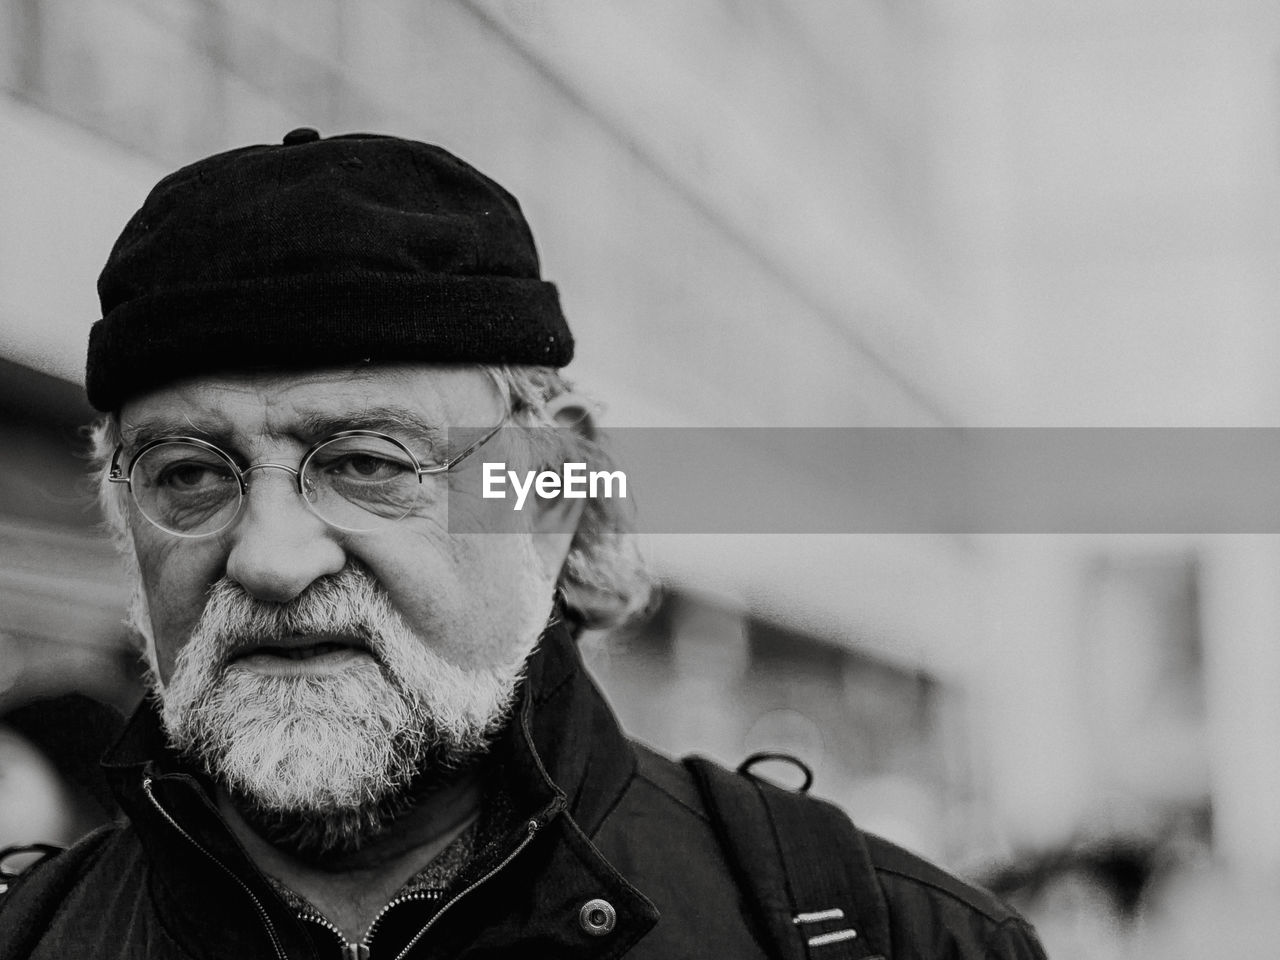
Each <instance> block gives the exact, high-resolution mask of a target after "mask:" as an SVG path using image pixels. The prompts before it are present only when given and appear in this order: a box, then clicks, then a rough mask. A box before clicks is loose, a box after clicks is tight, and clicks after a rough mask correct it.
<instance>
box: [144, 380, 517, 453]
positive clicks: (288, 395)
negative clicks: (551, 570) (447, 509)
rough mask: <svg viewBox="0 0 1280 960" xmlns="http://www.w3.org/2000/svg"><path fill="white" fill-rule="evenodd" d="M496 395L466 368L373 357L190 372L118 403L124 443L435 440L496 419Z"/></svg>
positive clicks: (501, 405) (501, 407) (499, 401)
mask: <svg viewBox="0 0 1280 960" xmlns="http://www.w3.org/2000/svg"><path fill="white" fill-rule="evenodd" d="M504 412H505V401H504V399H503V397H502V395H501V391H500V388H499V385H498V383H497V382H496V380H495V378H494V377H493V376H492V375H491V374H490V372H489V371H488V370H486V369H485V368H483V367H480V366H475V365H456V364H449V365H444V364H378V365H360V366H349V367H326V368H321V369H316V370H305V371H292V370H291V371H254V372H235V373H224V374H217V375H209V376H201V377H194V378H191V379H188V380H182V381H179V382H177V383H173V384H170V385H168V386H165V387H163V388H161V389H159V390H155V391H152V392H149V393H145V394H141V395H139V396H138V397H135V398H133V399H131V400H129V401H128V402H126V403H125V405H124V406H123V407H122V408H121V409H120V429H121V436H122V439H123V441H124V442H125V444H126V445H130V446H132V445H136V444H140V443H145V442H146V441H148V440H151V439H154V438H156V437H158V436H171V435H189V436H198V437H205V438H210V439H219V438H228V437H231V438H245V437H256V436H262V437H287V438H295V439H298V440H302V441H310V440H315V439H318V438H319V437H321V436H324V435H326V434H329V433H333V432H335V431H337V430H348V429H368V430H378V431H381V432H390V433H394V434H396V435H403V436H407V437H422V438H424V439H430V440H435V439H438V438H439V437H441V436H443V434H444V433H445V432H446V431H447V430H448V429H449V428H451V427H485V426H492V425H493V424H496V423H497V422H498V421H499V420H500V419H501V418H502V416H503V413H504Z"/></svg>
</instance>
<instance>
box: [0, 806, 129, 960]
mask: <svg viewBox="0 0 1280 960" xmlns="http://www.w3.org/2000/svg"><path fill="white" fill-rule="evenodd" d="M113 830H114V826H113V825H111V824H108V825H106V826H103V827H99V828H98V829H97V830H95V831H93V832H92V833H90V834H88V835H87V836H85V837H82V838H81V839H80V840H79V841H78V842H77V843H76V844H75V845H74V846H72V847H69V848H68V849H65V850H62V849H61V848H58V847H53V846H51V845H46V844H32V845H31V846H30V847H28V848H26V849H27V850H28V851H30V852H42V851H41V850H40V848H44V850H43V852H46V854H47V855H46V856H45V857H44V858H43V859H41V860H39V861H38V862H36V863H33V864H31V865H30V866H28V867H27V868H26V869H25V870H23V871H22V872H21V873H19V874H16V875H15V874H14V873H13V872H12V871H9V870H7V869H6V870H5V872H4V877H5V879H4V880H3V881H0V885H3V887H4V890H3V891H0V960H11V958H12V960H18V958H24V957H27V956H29V955H30V954H31V952H32V951H33V950H34V949H35V947H36V944H37V943H39V941H40V938H41V936H43V935H44V932H45V931H46V930H47V929H48V927H49V924H50V922H51V921H52V919H53V916H54V914H56V913H57V912H58V910H59V908H61V906H62V901H63V900H64V899H66V897H67V895H68V894H69V893H70V892H71V891H72V890H73V889H74V888H75V886H76V885H77V884H78V883H79V882H80V880H81V879H82V873H83V872H84V871H85V870H86V869H87V868H88V865H89V864H90V863H92V862H93V861H94V860H95V859H97V857H98V855H99V854H100V853H101V852H102V849H103V847H104V846H105V844H106V841H107V839H108V838H109V837H110V835H111V833H112V831H113ZM17 849H18V848H6V849H5V851H4V853H5V854H9V853H11V852H14V851H16V850H17ZM49 851H55V852H49Z"/></svg>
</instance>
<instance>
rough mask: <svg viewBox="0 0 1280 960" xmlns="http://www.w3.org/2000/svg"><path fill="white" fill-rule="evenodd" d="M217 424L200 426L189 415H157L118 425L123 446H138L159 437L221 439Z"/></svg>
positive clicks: (220, 431) (212, 440)
mask: <svg viewBox="0 0 1280 960" xmlns="http://www.w3.org/2000/svg"><path fill="white" fill-rule="evenodd" d="M222 433H223V431H222V430H221V429H220V428H219V426H215V427H212V428H206V427H201V426H199V425H198V424H196V423H195V422H194V421H193V420H191V419H190V418H189V417H177V416H159V417H152V418H148V419H147V420H144V421H142V422H141V423H136V424H130V423H124V424H121V426H120V442H121V443H122V444H124V446H125V447H140V446H142V445H143V444H145V443H150V442H151V441H152V440H158V439H160V438H161V437H197V438H199V439H201V440H209V441H211V442H215V441H217V440H219V439H222Z"/></svg>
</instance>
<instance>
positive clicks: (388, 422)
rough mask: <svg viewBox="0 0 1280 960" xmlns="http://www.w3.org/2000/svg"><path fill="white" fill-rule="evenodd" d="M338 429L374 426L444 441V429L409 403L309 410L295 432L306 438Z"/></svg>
mask: <svg viewBox="0 0 1280 960" xmlns="http://www.w3.org/2000/svg"><path fill="white" fill-rule="evenodd" d="M341 430H375V431H377V432H378V433H387V434H390V435H392V436H393V437H395V438H396V439H398V440H421V441H423V442H424V443H429V444H432V445H436V444H443V443H444V442H445V440H446V437H447V430H446V428H445V427H443V426H441V425H440V424H438V423H432V422H430V421H428V420H426V419H424V418H423V416H422V414H420V413H418V412H417V411H416V410H411V409H409V408H408V407H395V406H379V407H367V408H365V409H363V410H360V411H359V412H356V413H352V412H346V413H311V414H307V415H305V416H303V417H301V418H300V419H299V421H298V433H299V435H301V436H305V437H308V438H314V439H320V438H321V437H323V436H325V435H327V434H331V433H338V432H339V431H341Z"/></svg>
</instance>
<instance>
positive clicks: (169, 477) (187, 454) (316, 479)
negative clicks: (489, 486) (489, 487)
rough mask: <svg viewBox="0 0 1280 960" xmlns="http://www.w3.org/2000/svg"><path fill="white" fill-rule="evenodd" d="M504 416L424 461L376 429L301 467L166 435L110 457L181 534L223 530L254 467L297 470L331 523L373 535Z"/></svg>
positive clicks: (120, 477) (318, 452)
mask: <svg viewBox="0 0 1280 960" xmlns="http://www.w3.org/2000/svg"><path fill="white" fill-rule="evenodd" d="M505 423H506V418H503V420H502V421H500V422H499V423H498V425H497V426H495V427H494V428H493V429H492V430H489V431H488V432H487V433H485V434H483V435H482V436H481V437H480V438H479V439H478V440H476V441H475V442H474V443H472V444H470V445H469V446H467V447H465V448H464V449H463V450H462V451H461V452H459V453H458V454H456V455H454V456H452V457H449V458H448V459H446V460H443V461H441V462H439V463H427V464H424V463H422V462H421V461H419V460H418V458H417V457H415V456H414V455H413V452H412V451H411V450H410V449H409V448H408V447H406V446H405V445H404V444H403V443H401V442H400V441H399V440H397V439H395V438H394V437H389V436H387V435H386V434H382V433H377V432H375V431H372V430H343V431H340V432H339V433H335V434H332V435H330V436H328V437H325V438H324V439H323V440H321V441H319V442H318V443H316V444H315V445H314V446H312V447H311V448H310V449H309V450H308V451H307V452H306V453H305V454H303V456H302V460H301V461H300V462H299V463H298V466H297V467H296V468H294V467H290V466H288V465H286V464H283V463H270V462H264V463H253V464H250V465H249V466H247V467H240V466H239V465H238V464H237V463H236V462H235V460H233V459H232V458H231V455H230V454H228V453H227V452H225V451H224V450H222V449H221V448H220V447H217V446H215V445H214V444H212V443H209V442H208V441H207V440H201V439H199V438H197V437H161V438H159V439H156V440H151V441H149V442H148V443H145V444H143V445H142V446H141V447H140V448H138V452H137V453H135V454H134V455H133V459H132V460H130V461H129V466H128V469H124V468H123V467H122V466H121V464H120V458H121V456H122V455H123V453H124V447H123V445H122V446H119V447H116V450H115V453H114V455H113V456H112V457H111V472H110V473H109V474H108V475H107V479H108V480H109V481H110V482H112V483H127V484H128V485H129V490H130V492H131V493H132V494H133V500H134V502H135V503H136V504H137V505H138V510H139V512H140V513H141V514H142V515H143V516H144V517H146V518H147V520H148V521H150V522H151V523H152V524H153V525H155V526H157V527H159V528H160V529H161V530H163V531H165V532H166V533H171V534H173V535H174V536H175V537H208V536H212V535H213V534H215V533H221V532H222V531H223V530H225V529H227V527H229V526H231V524H232V523H233V522H234V521H235V519H236V517H238V516H239V515H240V509H241V507H242V506H243V505H244V501H245V498H246V497H247V496H248V495H249V481H248V476H249V474H250V473H252V472H253V471H254V470H266V469H275V470H284V471H285V472H286V473H291V474H293V477H294V480H295V483H296V486H297V490H298V495H299V496H301V497H302V499H303V502H304V503H306V505H307V508H308V509H309V510H310V511H311V512H312V513H314V514H315V515H316V516H318V517H319V518H320V519H321V520H323V521H324V522H325V523H327V524H329V525H330V526H332V527H337V528H338V529H339V530H346V531H348V532H351V533H368V532H371V531H373V530H376V529H378V528H379V527H380V526H383V525H385V524H387V523H390V522H394V521H396V520H401V519H403V518H404V517H406V516H408V515H409V513H410V512H411V511H412V510H413V508H414V506H415V505H416V504H417V503H418V499H419V497H421V495H422V486H423V483H422V478H423V477H425V476H430V475H433V474H442V473H446V472H448V471H449V470H452V469H453V468H454V467H455V466H457V465H458V464H459V463H461V462H462V461H463V460H465V459H466V458H467V457H469V456H471V454H473V453H475V452H476V451H477V450H479V449H480V448H481V447H482V446H483V445H484V444H486V443H488V442H489V440H491V439H492V438H493V437H494V436H496V435H497V433H498V431H499V430H501V429H502V426H503V424H505Z"/></svg>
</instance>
